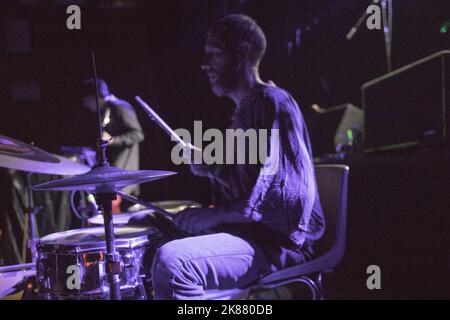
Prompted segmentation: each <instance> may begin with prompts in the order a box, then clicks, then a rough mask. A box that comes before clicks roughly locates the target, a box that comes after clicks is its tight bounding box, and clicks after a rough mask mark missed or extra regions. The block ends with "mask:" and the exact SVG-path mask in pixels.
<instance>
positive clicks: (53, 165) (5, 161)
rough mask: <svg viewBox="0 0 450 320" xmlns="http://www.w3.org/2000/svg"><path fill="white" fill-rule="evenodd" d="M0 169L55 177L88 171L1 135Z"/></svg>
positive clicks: (82, 165) (78, 164)
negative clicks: (53, 175)
mask: <svg viewBox="0 0 450 320" xmlns="http://www.w3.org/2000/svg"><path fill="white" fill-rule="evenodd" d="M0 167H4V168H8V169H14V170H20V171H26V172H33V173H42V174H55V175H77V174H83V173H86V172H88V171H89V170H90V168H89V167H88V166H86V165H84V164H81V163H78V162H75V161H72V160H70V159H67V158H64V157H61V156H57V155H55V154H51V153H48V152H46V151H44V150H41V149H39V148H36V147H34V146H31V145H29V144H26V143H24V142H21V141H18V140H15V139H12V138H9V137H6V136H3V135H0Z"/></svg>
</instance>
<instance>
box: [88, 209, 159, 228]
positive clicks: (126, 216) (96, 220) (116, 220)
mask: <svg viewBox="0 0 450 320" xmlns="http://www.w3.org/2000/svg"><path fill="white" fill-rule="evenodd" d="M139 212H140V213H143V214H144V213H152V212H153V210H142V211H139ZM135 213H136V212H121V213H115V214H113V215H112V220H113V224H114V225H115V226H124V225H126V224H127V223H128V221H129V220H130V218H131V217H132V216H133V215H134V214H135ZM87 221H88V222H89V223H90V224H92V225H104V224H105V221H104V219H103V214H98V215H95V216H93V217H91V218H89V219H87Z"/></svg>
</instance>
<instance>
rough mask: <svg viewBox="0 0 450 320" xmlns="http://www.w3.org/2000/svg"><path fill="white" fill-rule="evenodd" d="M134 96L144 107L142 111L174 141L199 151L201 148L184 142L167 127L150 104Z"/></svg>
mask: <svg viewBox="0 0 450 320" xmlns="http://www.w3.org/2000/svg"><path fill="white" fill-rule="evenodd" d="M134 98H135V99H136V101H137V102H138V103H139V104H140V105H141V107H142V108H143V109H144V111H145V112H146V113H147V115H148V116H149V117H150V118H151V119H152V120H153V121H155V122H156V123H157V124H158V125H159V126H160V127H161V129H163V130H164V131H165V132H166V133H167V134H168V135H169V136H170V137H172V138H173V139H175V141H177V142H178V143H179V144H181V145H182V146H183V148H186V147H187V148H189V149H191V150H196V151H201V149H199V148H197V147H196V146H194V145H192V144H190V143H186V142H184V141H183V139H181V137H180V136H179V135H178V134H177V133H176V132H175V131H173V130H172V128H171V127H169V125H168V124H167V123H166V122H165V121H164V120H163V119H161V118H160V117H159V116H158V114H157V113H156V112H155V111H154V110H153V109H152V108H150V106H149V105H148V104H147V103H145V101H144V100H142V99H141V97H139V96H136V97H134Z"/></svg>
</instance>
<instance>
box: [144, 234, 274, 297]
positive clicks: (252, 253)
mask: <svg viewBox="0 0 450 320" xmlns="http://www.w3.org/2000/svg"><path fill="white" fill-rule="evenodd" d="M268 272H270V263H269V262H268V261H267V259H266V258H265V256H264V254H263V253H262V252H261V250H260V249H259V248H257V247H256V246H254V245H252V244H251V243H250V242H248V241H246V240H244V239H242V238H240V237H237V236H233V235H231V234H228V233H216V234H210V235H204V236H198V237H190V238H184V239H181V240H174V241H170V242H168V243H166V244H164V245H163V246H162V247H161V248H159V249H158V251H157V253H156V255H155V258H154V261H153V266H152V276H153V286H154V289H155V293H156V296H157V297H158V296H159V297H160V298H167V299H171V298H194V297H198V298H201V297H202V296H204V294H205V290H210V289H219V290H226V289H232V288H238V287H243V286H245V285H247V284H249V283H250V282H252V281H254V280H255V279H257V278H258V277H260V276H262V275H264V274H266V273H268Z"/></svg>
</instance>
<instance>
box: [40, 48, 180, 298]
mask: <svg viewBox="0 0 450 320" xmlns="http://www.w3.org/2000/svg"><path fill="white" fill-rule="evenodd" d="M91 58H92V67H93V71H94V79H95V86H96V88H95V96H96V104H97V120H98V143H97V164H96V166H95V167H94V168H93V169H92V170H91V171H89V172H88V173H85V174H83V175H81V176H78V177H72V178H67V179H59V180H55V181H51V182H46V183H42V184H38V185H35V186H33V190H53V191H74V190H76V191H88V192H92V193H93V194H94V195H95V197H96V200H97V203H98V205H99V208H100V209H101V211H102V212H103V216H104V229H105V241H106V265H105V267H106V273H107V277H108V282H109V287H110V299H112V300H120V299H121V292H120V274H121V272H122V271H123V262H122V259H121V256H120V255H119V253H118V252H117V250H116V246H115V235H114V224H113V220H112V201H113V200H115V199H116V193H117V192H118V191H119V190H121V189H123V188H125V187H127V186H129V185H132V184H139V183H143V182H148V181H153V180H156V179H160V178H163V177H167V176H169V175H172V174H175V173H174V172H168V171H152V170H144V171H127V170H122V169H119V168H115V167H112V166H110V164H109V162H108V160H107V158H106V148H107V146H108V144H109V141H108V140H105V139H103V128H102V123H101V112H100V106H99V97H98V81H97V70H96V65H95V55H94V51H93V50H92V51H91ZM166 214H168V213H166Z"/></svg>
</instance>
